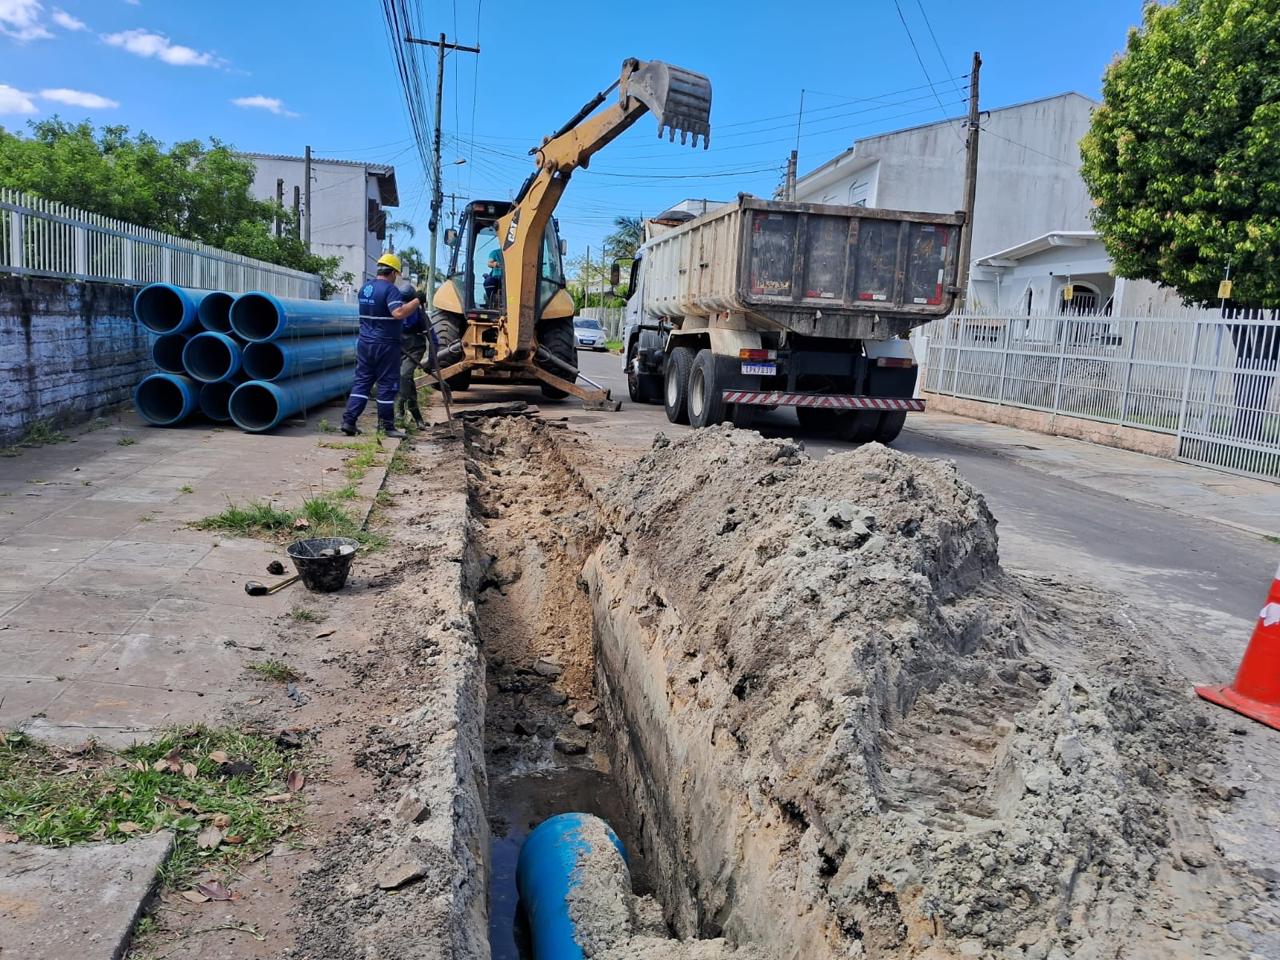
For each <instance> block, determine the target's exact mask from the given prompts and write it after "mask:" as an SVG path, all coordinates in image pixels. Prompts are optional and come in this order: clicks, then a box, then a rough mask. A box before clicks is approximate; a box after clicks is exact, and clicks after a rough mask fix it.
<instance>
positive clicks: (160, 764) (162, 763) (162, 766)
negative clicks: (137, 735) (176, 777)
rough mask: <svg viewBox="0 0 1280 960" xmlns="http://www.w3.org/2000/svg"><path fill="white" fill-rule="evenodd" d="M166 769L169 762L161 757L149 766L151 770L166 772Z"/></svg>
mask: <svg viewBox="0 0 1280 960" xmlns="http://www.w3.org/2000/svg"><path fill="white" fill-rule="evenodd" d="M168 768H169V761H168V760H166V759H165V758H164V757H161V758H160V759H159V760H157V761H156V762H155V763H153V764H152V765H151V769H152V770H167V769H168Z"/></svg>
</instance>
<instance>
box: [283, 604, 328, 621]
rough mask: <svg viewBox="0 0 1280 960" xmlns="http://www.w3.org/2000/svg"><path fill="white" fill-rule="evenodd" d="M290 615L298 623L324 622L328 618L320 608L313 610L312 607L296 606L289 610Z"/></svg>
mask: <svg viewBox="0 0 1280 960" xmlns="http://www.w3.org/2000/svg"><path fill="white" fill-rule="evenodd" d="M289 616H290V617H291V618H293V620H294V621H295V622H297V623H323V622H324V621H325V620H327V619H328V618H327V617H326V616H325V615H324V614H323V613H321V612H320V611H319V610H312V609H311V608H310V607H294V608H293V609H292V610H290V611H289Z"/></svg>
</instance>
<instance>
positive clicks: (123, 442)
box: [116, 437, 138, 447]
mask: <svg viewBox="0 0 1280 960" xmlns="http://www.w3.org/2000/svg"><path fill="white" fill-rule="evenodd" d="M137 442H138V441H137V440H135V439H133V437H121V438H120V439H119V440H117V441H116V446H117V447H132V446H133V445H134V444H135V443H137Z"/></svg>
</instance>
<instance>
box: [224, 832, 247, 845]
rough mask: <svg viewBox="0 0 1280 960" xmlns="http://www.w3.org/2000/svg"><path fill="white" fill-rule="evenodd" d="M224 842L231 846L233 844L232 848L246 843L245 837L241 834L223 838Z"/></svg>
mask: <svg viewBox="0 0 1280 960" xmlns="http://www.w3.org/2000/svg"><path fill="white" fill-rule="evenodd" d="M222 842H223V843H229V844H231V845H232V846H234V845H236V844H238V843H244V837H242V836H240V834H238V833H233V834H231V835H229V836H226V837H223V838H222Z"/></svg>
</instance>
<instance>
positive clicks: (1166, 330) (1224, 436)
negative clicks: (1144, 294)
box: [925, 310, 1280, 480]
mask: <svg viewBox="0 0 1280 960" xmlns="http://www.w3.org/2000/svg"><path fill="white" fill-rule="evenodd" d="M927 334H928V337H929V346H928V359H927V363H926V369H925V389H926V390H928V391H930V392H932V393H942V394H950V395H953V396H957V397H966V398H969V399H972V400H984V401H988V402H992V403H997V404H1007V405H1010V406H1017V407H1027V408H1030V409H1033V410H1044V411H1046V412H1049V413H1056V414H1065V415H1068V416H1073V417H1084V418H1086V419H1090V420H1102V421H1106V422H1108V423H1118V424H1122V425H1124V426H1128V427H1136V428H1138V429H1142V430H1153V431H1156V432H1159V433H1167V434H1173V435H1175V436H1176V437H1177V453H1178V457H1179V459H1182V460H1186V461H1189V462H1191V463H1198V464H1202V465H1204V466H1210V467H1215V468H1217V469H1221V470H1228V471H1231V472H1233V473H1241V474H1246V475H1248V476H1254V477H1261V478H1263V479H1266V480H1280V388H1278V387H1277V381H1278V380H1280V375H1278V374H1277V367H1278V361H1280V311H1265V312H1261V313H1257V312H1255V313H1254V314H1253V315H1252V316H1251V317H1250V318H1249V319H1240V318H1238V317H1237V318H1223V317H1218V316H1214V315H1212V314H1210V313H1208V312H1207V311H1203V310H1200V311H1186V312H1183V313H1178V314H1171V315H1165V316H1150V317H1121V316H1096V315H1090V316H1070V315H1056V314H1035V315H1031V316H1015V315H1012V314H1008V313H968V314H954V315H952V316H950V317H947V318H946V319H945V320H939V321H937V322H935V323H934V324H931V326H930V328H929V329H928V331H927Z"/></svg>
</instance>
